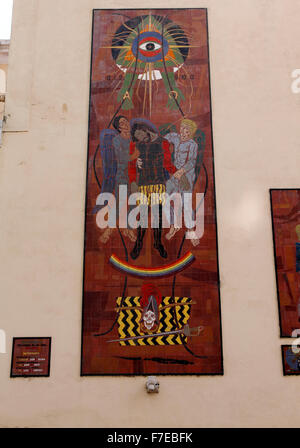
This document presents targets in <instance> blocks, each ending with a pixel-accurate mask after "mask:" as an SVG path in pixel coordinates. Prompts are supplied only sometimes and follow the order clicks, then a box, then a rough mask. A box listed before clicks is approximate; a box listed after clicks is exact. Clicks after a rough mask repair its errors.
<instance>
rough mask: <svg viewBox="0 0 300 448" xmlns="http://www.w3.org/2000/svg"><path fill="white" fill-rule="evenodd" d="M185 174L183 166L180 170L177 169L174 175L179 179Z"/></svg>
mask: <svg viewBox="0 0 300 448" xmlns="http://www.w3.org/2000/svg"><path fill="white" fill-rule="evenodd" d="M183 174H184V169H183V168H181V169H180V170H178V171H176V173H174V174H173V176H174V177H175V179H178V180H179V179H180V178H181V176H182V175H183Z"/></svg>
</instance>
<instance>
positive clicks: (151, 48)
mask: <svg viewBox="0 0 300 448" xmlns="http://www.w3.org/2000/svg"><path fill="white" fill-rule="evenodd" d="M146 48H147V50H148V51H153V50H154V48H155V45H154V44H152V43H151V42H150V43H149V44H147V45H146Z"/></svg>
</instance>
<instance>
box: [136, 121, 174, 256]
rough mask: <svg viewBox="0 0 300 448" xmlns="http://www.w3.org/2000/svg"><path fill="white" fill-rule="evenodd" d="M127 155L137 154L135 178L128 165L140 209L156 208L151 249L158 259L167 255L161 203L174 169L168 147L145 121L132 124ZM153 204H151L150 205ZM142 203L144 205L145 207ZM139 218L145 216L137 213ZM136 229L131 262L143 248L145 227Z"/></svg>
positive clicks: (144, 225) (151, 125)
mask: <svg viewBox="0 0 300 448" xmlns="http://www.w3.org/2000/svg"><path fill="white" fill-rule="evenodd" d="M131 139H132V142H131V144H130V153H135V152H136V149H137V150H138V151H139V154H140V155H139V158H138V159H137V167H138V170H137V174H136V164H135V162H131V163H130V168H129V180H130V182H137V185H138V191H139V192H140V193H142V194H143V196H142V198H141V201H140V207H143V205H144V206H146V207H147V208H148V205H155V204H158V205H159V224H158V228H154V229H153V235H154V248H155V249H156V250H158V252H159V254H160V256H161V257H162V258H167V256H168V254H167V251H166V249H165V248H164V246H163V244H162V242H161V236H162V205H163V204H164V202H165V193H166V181H167V180H168V178H169V176H170V175H171V174H174V173H175V171H176V168H175V167H174V165H173V164H172V161H171V153H170V144H169V142H168V141H167V140H165V139H163V138H162V137H160V136H159V134H158V131H157V129H156V127H155V126H154V125H153V124H152V123H150V122H149V121H148V120H142V119H140V120H135V122H134V123H133V124H132V127H131ZM153 201H154V202H153ZM145 202H146V203H145ZM141 216H145V215H144V214H143V213H141ZM141 224H142V225H140V226H139V227H138V229H137V239H136V242H135V246H134V248H133V250H132V251H131V254H130V255H131V258H132V259H134V260H135V259H136V258H138V256H139V255H140V252H141V250H142V247H143V239H144V236H145V232H146V228H147V227H148V225H147V223H141Z"/></svg>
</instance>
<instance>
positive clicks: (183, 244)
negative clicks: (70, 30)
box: [81, 9, 223, 375]
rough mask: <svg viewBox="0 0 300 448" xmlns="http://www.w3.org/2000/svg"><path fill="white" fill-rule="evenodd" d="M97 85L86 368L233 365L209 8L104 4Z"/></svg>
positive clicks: (96, 46) (96, 30) (171, 370)
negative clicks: (218, 199) (224, 308)
mask: <svg viewBox="0 0 300 448" xmlns="http://www.w3.org/2000/svg"><path fill="white" fill-rule="evenodd" d="M90 95H91V96H90V122H89V148H88V163H87V197H86V223H85V247H84V255H85V256H84V287H83V322H82V369H81V373H82V375H148V374H181V375H183V374H197V375H201V374H222V373H223V362H222V340H221V313H220V295H219V272H218V253H217V225H216V207H215V185H214V165H213V141H212V119H211V100H210V74H209V51H208V27H207V11H206V10H205V9H156V10H132V9H130V10H95V11H94V23H93V45H92V67H91V94H90ZM172 194H174V198H175V201H174V202H173V201H170V202H169V199H170V196H171V195H172ZM191 199H192V201H191ZM168 204H169V206H168ZM115 213H116V219H115ZM181 214H182V215H183V216H181ZM181 218H182V219H181Z"/></svg>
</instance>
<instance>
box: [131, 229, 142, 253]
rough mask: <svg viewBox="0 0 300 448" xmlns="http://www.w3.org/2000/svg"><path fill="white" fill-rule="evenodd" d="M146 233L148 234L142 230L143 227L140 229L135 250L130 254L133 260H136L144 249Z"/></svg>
mask: <svg viewBox="0 0 300 448" xmlns="http://www.w3.org/2000/svg"><path fill="white" fill-rule="evenodd" d="M145 232H146V229H142V228H141V227H138V229H137V238H136V242H135V245H134V248H133V249H132V251H131V252H130V256H131V258H132V259H133V260H136V259H137V258H138V256H139V255H140V253H141V250H142V248H143V239H144V236H145Z"/></svg>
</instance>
